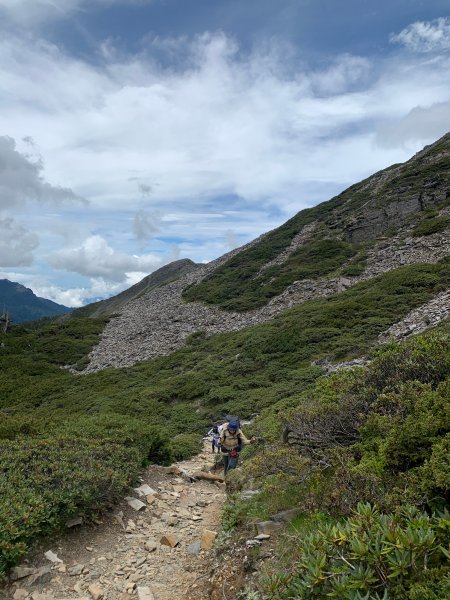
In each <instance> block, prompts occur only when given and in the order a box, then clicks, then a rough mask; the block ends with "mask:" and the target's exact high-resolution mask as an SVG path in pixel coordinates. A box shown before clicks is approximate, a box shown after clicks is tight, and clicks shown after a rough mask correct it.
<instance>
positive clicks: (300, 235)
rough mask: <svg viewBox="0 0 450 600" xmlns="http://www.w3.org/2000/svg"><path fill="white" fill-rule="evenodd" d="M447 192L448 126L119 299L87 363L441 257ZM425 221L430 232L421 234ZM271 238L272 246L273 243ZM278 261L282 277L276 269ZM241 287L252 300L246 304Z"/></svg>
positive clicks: (151, 353) (449, 234) (233, 325)
mask: <svg viewBox="0 0 450 600" xmlns="http://www.w3.org/2000/svg"><path fill="white" fill-rule="evenodd" d="M436 161H437V163H436ZM442 161H444V166H443V167H442ZM436 164H437V165H438V167H436ZM430 173H433V175H430ZM388 181H391V182H392V181H393V182H394V183H393V188H392V189H391V188H387V187H386V186H387V182H388ZM399 182H401V186H400V188H399V185H400V184H399ZM370 186H372V187H370ZM399 189H400V191H399V192H398V195H397V199H396V200H395V198H393V195H395V193H397V191H398V190H399ZM383 190H384V191H383ZM396 190H397V191H396ZM387 192H389V193H387ZM361 194H363V195H364V199H365V202H362V195H361ZM367 197H368V199H367ZM383 198H384V199H386V198H387V200H386V203H383V202H382V200H383ZM449 198H450V134H446V135H445V136H444V137H443V138H441V139H440V140H438V141H437V142H436V143H435V144H431V145H430V146H428V147H427V148H424V149H423V150H422V151H420V152H419V153H417V154H416V155H415V156H414V157H412V158H411V159H410V160H408V161H406V163H403V164H402V165H394V166H392V167H388V168H387V169H385V170H383V171H379V172H378V173H375V174H374V175H372V176H370V177H368V178H367V179H365V180H364V181H363V182H361V183H359V184H355V185H353V186H351V187H350V188H348V189H347V190H345V191H344V192H342V193H341V194H339V195H338V196H336V197H335V198H333V199H331V200H329V201H327V202H324V203H322V204H320V205H318V206H317V207H314V208H312V209H306V210H304V211H301V212H300V213H298V214H297V215H295V216H294V217H293V218H292V219H290V220H289V221H288V222H287V223H285V224H284V225H281V226H280V227H278V228H276V229H274V230H272V231H270V232H267V233H265V234H262V235H261V236H259V237H258V238H257V239H255V240H253V241H251V242H249V243H248V244H245V245H244V246H242V247H240V248H237V249H235V250H233V251H231V252H229V253H227V254H225V255H223V256H221V257H219V258H217V259H216V260H214V261H212V262H211V263H208V264H206V265H199V266H197V268H196V269H193V270H191V271H189V272H188V273H185V274H183V275H182V276H181V277H179V278H178V279H175V280H174V281H171V282H169V283H167V285H164V286H163V287H154V288H153V289H151V290H148V291H147V292H144V293H143V294H142V295H140V296H136V297H134V298H133V299H131V300H130V301H129V302H128V303H125V304H123V305H122V308H121V314H119V315H115V316H114V317H113V318H112V319H111V320H110V322H109V323H108V324H107V325H106V327H105V330H104V332H103V335H102V337H101V340H100V343H99V344H98V345H97V346H96V347H95V348H94V349H93V351H92V353H91V355H90V364H89V365H88V367H87V369H86V371H85V372H86V373H87V372H93V371H97V370H101V369H103V368H106V367H110V366H114V367H123V366H130V365H132V364H135V363H136V362H140V361H142V360H147V359H149V358H154V357H156V356H162V355H165V354H168V353H170V352H173V351H174V350H176V349H177V348H180V347H182V346H183V345H184V344H185V342H186V340H187V339H188V338H189V336H191V335H192V334H195V333H198V332H203V334H206V335H211V334H216V333H223V332H227V331H236V330H239V329H242V328H244V327H249V326H253V325H256V324H261V323H265V322H268V321H270V320H272V319H273V318H274V317H275V316H276V315H278V314H280V313H282V312H283V311H284V310H286V309H288V308H291V307H293V306H296V305H298V304H301V303H303V302H306V301H309V300H313V299H315V298H320V297H326V296H330V295H332V294H335V293H339V292H342V291H343V290H345V289H348V288H350V287H352V286H354V285H356V284H358V283H360V282H362V281H367V280H368V279H371V278H373V277H376V276H378V275H380V274H382V273H385V272H387V271H389V270H392V269H396V268H398V267H401V266H404V265H409V264H414V263H434V262H437V261H439V260H443V259H445V257H447V256H449V255H450V227H449V225H450V206H449ZM367 202H370V203H372V205H373V206H375V205H377V206H378V208H376V210H375V208H373V207H372V209H371V211H372V212H370V213H369V216H368V217H367V216H365V215H364V213H362V212H360V213H358V214H359V216H358V214H356V213H351V212H350V213H349V212H348V211H349V210H350V209H351V210H353V211H354V210H355V205H357V210H359V211H361V210H362V209H363V208H364V206H365V205H367ZM374 211H375V212H374ZM333 215H335V217H336V218H334V217H333ZM374 215H375V216H374ZM376 215H378V217H376ZM391 219H392V221H391ZM374 223H375V225H374ZM424 226H425V229H427V227H428V229H430V228H431V231H426V232H425V234H423V235H422V234H421V229H420V228H421V227H422V228H423V227H424ZM368 227H373V230H372V233H371V235H370V236H368V240H367V241H366V243H364V244H363V243H361V242H358V243H355V242H352V241H351V239H352V236H353V235H354V232H355V231H367V228H368ZM380 227H381V228H382V229H381V230H380ZM393 228H395V232H393V231H392V229H393ZM433 228H434V229H435V230H433ZM284 231H286V232H287V233H286V234H285V233H284ZM380 231H381V232H380ZM280 232H281V233H282V234H283V235H284V237H283V238H281V237H280ZM277 236H278V237H277ZM358 236H359V234H358ZM274 238H276V240H278V242H277V243H278V246H277V244H275V246H276V250H277V252H276V253H274V251H273V248H272V247H271V244H272V241H273V239H274ZM281 239H283V242H284V244H281V242H280V240H281ZM268 246H270V248H269V250H270V252H269V251H266V250H267V248H268ZM257 253H259V255H258V261H254V265H256V266H253V264H251V265H250V267H249V266H248V265H249V260H250V259H249V257H250V258H251V257H252V255H253V256H254V255H255V254H257ZM261 256H262V258H261ZM336 256H337V258H336ZM283 269H284V270H285V276H284V279H283V278H280V277H279V273H282V271H283ZM277 277H278V281H280V282H281V283H280V285H278V287H277V288H276V290H275V291H276V292H277V293H272V291H270V293H267V292H265V291H264V290H265V289H266V288H267V285H273V283H272V284H271V281H270V278H277ZM267 282H269V283H267ZM211 286H212V287H211ZM227 286H228V287H227ZM220 290H223V294H222V296H220V294H219V292H220ZM261 290H262V292H261ZM215 295H216V296H215ZM246 295H247V298H249V302H248V305H249V307H250V308H249V309H248V310H242V306H243V304H242V303H243V298H244V299H245V297H246ZM230 298H231V300H229V299H230Z"/></svg>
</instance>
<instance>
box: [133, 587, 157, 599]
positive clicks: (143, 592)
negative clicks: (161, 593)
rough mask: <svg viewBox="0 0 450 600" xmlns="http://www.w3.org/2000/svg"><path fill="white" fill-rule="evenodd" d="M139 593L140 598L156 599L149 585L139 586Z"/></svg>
mask: <svg viewBox="0 0 450 600" xmlns="http://www.w3.org/2000/svg"><path fill="white" fill-rule="evenodd" d="M137 595H138V599H139V600H155V596H154V595H153V592H152V590H151V589H150V588H149V587H148V586H145V587H139V586H138V588H137Z"/></svg>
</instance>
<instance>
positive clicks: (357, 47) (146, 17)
mask: <svg viewBox="0 0 450 600" xmlns="http://www.w3.org/2000/svg"><path fill="white" fill-rule="evenodd" d="M449 130H450V0H276V1H275V0H0V278H6V279H9V280H11V281H17V282H19V283H21V284H23V285H25V286H27V287H29V288H31V289H32V290H33V291H34V292H35V293H36V294H37V295H38V296H41V297H44V298H49V299H50V300H53V301H55V302H58V303H60V304H64V305H66V306H70V307H75V306H81V305H84V304H86V303H88V302H92V301H94V300H98V299H102V298H106V297H109V296H111V295H114V294H117V293H119V292H120V291H122V290H124V289H126V288H128V287H130V286H131V285H133V284H134V283H136V282H138V281H140V280H141V279H142V278H143V277H145V276H146V275H148V274H149V273H151V272H153V271H154V270H156V269H158V268H160V267H161V266H163V265H165V264H167V263H169V262H171V261H173V260H177V259H181V258H190V259H192V260H193V261H195V262H208V261H210V260H212V259H214V258H216V257H218V256H221V255H222V254H224V253H225V252H228V251H229V250H231V249H232V248H235V247H237V246H240V245H242V244H244V243H246V242H248V241H250V240H252V239H254V238H256V237H257V236H258V235H260V234H261V233H264V232H266V231H269V230H270V229H273V228H274V227H277V226H278V225H280V224H282V223H284V222H285V221H286V220H287V219H289V218H290V217H291V216H293V215H294V214H296V213H297V212H298V211H300V210H302V209H304V208H307V207H310V206H314V205H315V204H317V203H319V202H322V201H324V200H328V199H329V198H331V197H332V196H334V195H336V194H337V193H339V192H341V191H342V190H344V189H345V188H347V187H348V186H350V185H352V184H353V183H356V182H358V181H360V180H361V179H363V178H365V177H367V176H368V175H370V174H372V173H374V172H376V171H378V170H380V169H382V168H385V167H387V166H389V165H390V164H393V163H398V162H403V161H405V160H407V159H409V158H410V157H411V156H412V155H413V154H414V153H415V152H417V151H418V150H420V149H421V148H422V147H423V146H424V145H426V144H429V143H432V142H433V141H435V140H436V139H438V138H439V137H440V136H442V135H443V134H444V133H446V132H448V131H449Z"/></svg>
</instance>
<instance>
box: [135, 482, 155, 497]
mask: <svg viewBox="0 0 450 600" xmlns="http://www.w3.org/2000/svg"><path fill="white" fill-rule="evenodd" d="M133 489H134V491H135V492H136V494H137V495H138V496H154V495H155V494H156V493H157V491H156V490H154V489H153V488H151V487H150V486H149V485H147V484H146V483H144V485H141V486H139V487H137V488H133Z"/></svg>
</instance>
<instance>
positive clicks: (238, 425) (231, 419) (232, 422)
mask: <svg viewBox="0 0 450 600" xmlns="http://www.w3.org/2000/svg"><path fill="white" fill-rule="evenodd" d="M227 420H228V426H230V425H234V426H235V427H236V429H240V428H241V422H240V420H239V419H238V418H237V417H232V416H230V415H229V416H227Z"/></svg>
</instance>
